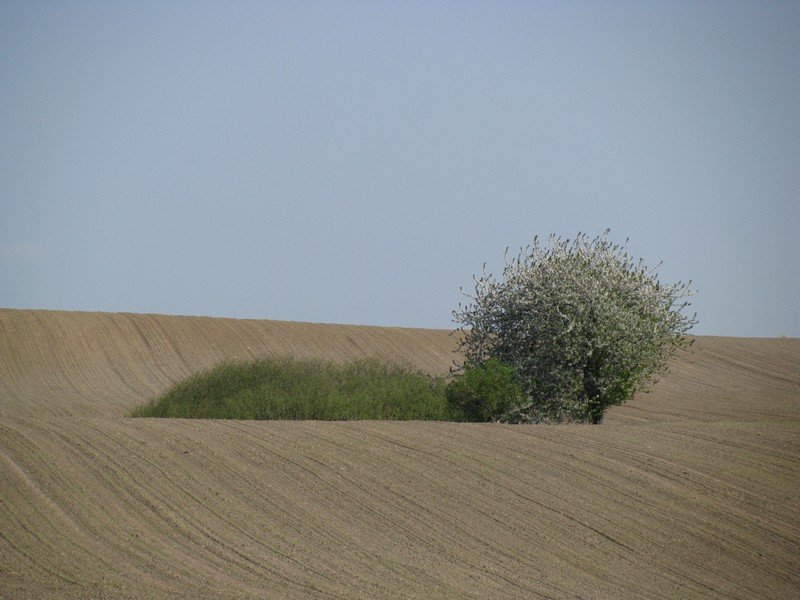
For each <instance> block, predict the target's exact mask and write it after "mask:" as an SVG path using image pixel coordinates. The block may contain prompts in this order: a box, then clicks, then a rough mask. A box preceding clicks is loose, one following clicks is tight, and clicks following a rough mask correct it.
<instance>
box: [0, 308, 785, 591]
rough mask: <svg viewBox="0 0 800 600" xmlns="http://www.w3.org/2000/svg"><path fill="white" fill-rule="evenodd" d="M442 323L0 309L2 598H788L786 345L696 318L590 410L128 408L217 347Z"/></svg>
mask: <svg viewBox="0 0 800 600" xmlns="http://www.w3.org/2000/svg"><path fill="white" fill-rule="evenodd" d="M456 342H457V340H456V338H455V337H453V336H451V335H450V333H449V332H447V331H435V330H422V329H403V328H378V327H362V326H343V325H322V324H305V323H286V322H274V321H246V320H231V319H210V318H200V317H171V316H155V315H133V314H109V313H70V312H58V311H26V310H10V309H0V598H14V599H16V598H67V599H90V598H96V599H123V598H130V599H134V598H136V599H140V598H141V599H166V598H224V599H233V598H237V599H238V598H253V599H255V598H289V599H292V598H743V599H744V598H747V599H750V598H798V597H800V517H799V516H798V515H800V340H797V339H742V338H713V337H699V338H697V339H696V342H695V344H694V346H693V347H692V348H691V349H690V350H689V351H687V352H685V353H682V354H681V355H680V356H678V357H676V358H675V360H674V361H673V363H672V365H671V371H670V373H668V374H667V375H665V376H664V377H663V379H662V380H661V381H660V382H659V383H658V384H656V385H655V387H654V388H653V390H652V391H651V392H650V393H645V394H640V395H638V396H637V397H636V398H634V399H633V400H632V401H631V402H629V403H628V404H627V405H625V406H621V407H616V408H614V409H612V410H611V411H609V413H608V414H607V417H606V420H605V423H604V424H603V425H601V426H578V425H569V426H503V425H492V424H456V423H425V422H411V423H397V422H375V421H367V422H336V423H324V422H313V421H307V422H246V421H200V420H163V419H131V418H128V417H126V416H125V415H126V413H127V411H128V410H130V409H131V408H132V407H134V406H136V405H138V404H140V403H143V402H144V401H146V400H147V399H148V398H149V397H151V396H152V395H154V394H156V393H159V392H161V391H163V390H165V389H167V388H168V387H169V386H170V385H171V384H172V383H173V382H175V381H177V380H178V379H180V378H182V377H184V376H185V375H187V374H189V373H192V372H196V371H198V370H200V369H203V368H206V367H209V366H211V365H213V364H214V363H216V362H218V361H220V360H223V359H228V358H255V357H258V356H264V355H282V354H290V355H295V356H312V357H321V358H327V359H333V360H346V359H348V358H352V357H358V356H378V357H381V358H384V359H386V360H390V361H396V362H400V363H403V364H410V365H412V366H414V367H416V368H419V369H423V370H426V371H428V372H430V373H446V372H447V370H448V368H449V366H450V365H451V364H452V363H453V361H454V360H457V358H458V357H457V355H456V354H455V353H454V350H455V348H456V346H457V344H456Z"/></svg>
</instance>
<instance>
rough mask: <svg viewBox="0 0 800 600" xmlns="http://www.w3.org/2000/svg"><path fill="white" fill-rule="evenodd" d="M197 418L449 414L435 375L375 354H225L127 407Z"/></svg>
mask: <svg viewBox="0 0 800 600" xmlns="http://www.w3.org/2000/svg"><path fill="white" fill-rule="evenodd" d="M131 416H135V417H175V418H195V419H292V420H302V419H314V420H326V421H332V420H356V419H379V420H380V419H391V420H450V419H451V417H452V413H451V411H450V409H449V407H448V404H447V400H446V398H445V394H444V386H443V385H442V384H441V382H440V381H439V380H438V379H435V378H432V377H430V376H429V375H427V374H425V373H421V372H417V371H413V370H411V369H407V368H403V367H399V366H393V365H388V364H385V363H382V362H380V361H377V360H369V359H365V360H355V361H351V362H348V363H345V364H335V363H330V362H323V361H318V360H300V359H293V358H273V359H263V360H258V361H254V362H224V363H222V364H219V365H217V366H216V367H214V368H213V369H211V370H210V371H207V372H204V373H199V374H196V375H193V376H191V377H189V378H187V379H185V380H184V381H181V382H179V383H177V384H176V385H175V386H173V387H172V388H171V389H170V390H168V391H167V392H166V393H164V394H163V395H161V396H159V397H157V398H154V399H153V400H151V401H150V402H149V403H148V404H146V405H145V406H142V407H139V408H137V409H135V410H134V411H132V412H131Z"/></svg>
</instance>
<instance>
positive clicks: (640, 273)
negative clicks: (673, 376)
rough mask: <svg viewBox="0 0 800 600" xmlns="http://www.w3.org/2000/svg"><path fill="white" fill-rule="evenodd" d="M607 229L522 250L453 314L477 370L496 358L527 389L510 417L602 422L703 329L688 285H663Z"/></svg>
mask: <svg viewBox="0 0 800 600" xmlns="http://www.w3.org/2000/svg"><path fill="white" fill-rule="evenodd" d="M608 233H609V231H608V230H606V232H605V233H604V234H603V235H602V236H599V237H596V238H594V239H589V238H588V237H587V236H586V235H585V234H578V236H577V237H576V238H575V240H573V241H570V240H568V239H565V240H562V239H561V238H560V237H556V236H551V237H550V240H549V244H548V245H547V246H542V245H540V244H539V239H538V238H534V242H533V246H529V247H527V248H525V249H523V250H521V251H520V255H519V256H518V258H516V259H515V260H513V261H511V262H509V261H508V258H506V266H505V269H504V271H503V281H496V280H495V279H494V278H493V277H492V275H487V274H486V272H485V266H484V274H483V276H481V277H476V278H475V295H474V296H470V295H469V294H465V295H467V297H468V298H470V300H471V302H469V303H468V304H467V305H466V306H462V305H461V304H459V308H458V310H455V311H453V317H454V320H455V322H456V323H458V324H460V326H459V329H460V331H461V333H462V348H461V349H462V351H463V352H464V356H465V358H466V362H467V364H469V365H482V364H485V363H486V362H487V361H488V360H489V359H491V358H494V359H497V360H500V361H502V362H503V363H504V364H506V365H509V366H510V367H512V368H513V369H514V372H515V374H516V379H517V383H518V384H519V385H520V387H521V388H522V390H523V394H522V395H521V396H520V398H521V399H520V400H518V401H517V402H515V403H514V404H513V405H512V406H511V407H509V408H507V409H506V410H505V412H504V414H502V415H498V418H499V419H500V420H503V421H506V422H516V423H537V422H563V421H577V422H589V423H600V422H601V421H602V419H603V414H604V413H605V411H606V409H607V408H608V407H609V406H612V405H617V404H622V403H623V402H626V401H627V400H629V399H630V398H631V397H632V396H633V394H634V392H636V391H637V390H639V389H641V388H643V387H644V386H645V385H646V384H647V383H649V382H650V381H652V380H653V379H654V377H655V375H656V374H658V373H659V372H661V371H663V370H664V369H665V368H666V363H667V360H668V358H669V357H670V356H671V355H672V354H673V353H674V352H675V350H677V349H678V348H681V347H684V346H687V345H689V344H690V343H691V342H690V341H689V339H688V338H687V337H686V335H685V334H686V332H687V331H688V330H689V329H691V327H692V326H693V325H694V324H695V323H696V322H697V321H696V318H695V316H696V315H693V316H692V317H687V316H685V315H684V314H682V311H683V310H684V309H685V308H686V307H687V306H689V304H690V303H689V302H688V301H687V300H686V298H688V297H690V296H692V295H693V293H694V292H692V291H691V290H690V289H689V286H690V285H691V282H689V283H688V284H683V283H680V282H679V283H677V284H673V285H662V284H660V283H659V282H658V279H657V277H656V269H657V267H656V269H648V268H647V267H645V266H644V265H643V263H642V261H641V260H639V261H638V262H634V261H633V259H632V258H631V257H630V256H629V255H628V252H627V248H626V246H621V245H617V244H613V243H611V242H609V241H608Z"/></svg>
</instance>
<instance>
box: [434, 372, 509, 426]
mask: <svg viewBox="0 0 800 600" xmlns="http://www.w3.org/2000/svg"><path fill="white" fill-rule="evenodd" d="M445 396H446V397H447V402H448V404H449V406H450V409H451V411H452V412H453V414H458V415H460V416H461V419H462V420H465V421H481V422H484V421H498V420H500V419H501V418H502V417H503V416H504V415H505V414H506V412H507V411H508V410H509V409H510V408H512V407H513V406H516V405H517V404H518V403H519V402H520V401H521V399H522V389H521V388H520V387H519V385H518V384H517V383H516V381H515V377H514V369H513V368H511V367H509V366H508V365H505V364H503V363H502V362H501V361H499V360H498V359H496V358H490V359H489V360H488V361H486V363H484V364H482V365H474V364H472V365H468V366H467V367H466V368H465V369H464V372H463V373H461V374H459V375H457V376H456V377H455V378H454V379H453V380H452V381H450V383H449V384H448V385H447V387H446V389H445Z"/></svg>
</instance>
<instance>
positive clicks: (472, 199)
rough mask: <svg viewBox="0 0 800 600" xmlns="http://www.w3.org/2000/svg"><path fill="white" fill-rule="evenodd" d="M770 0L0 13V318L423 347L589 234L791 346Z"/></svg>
mask: <svg viewBox="0 0 800 600" xmlns="http://www.w3.org/2000/svg"><path fill="white" fill-rule="evenodd" d="M798 31H800V2H796V1H791V0H787V1H780V0H775V1H769V2H755V1H750V0H746V1H737V0H720V1H710V0H689V1H681V0H671V1H670V2H663V1H653V2H650V1H647V0H637V1H631V2H626V1H613V2H612V1H605V2H603V1H594V2H589V1H585V2H584V1H577V0H558V1H549V2H548V1H539V2H529V1H510V0H484V1H469V0H466V1H436V0H426V1H414V0H410V1H404V2H389V1H385V2H383V1H375V2H369V1H366V0H362V1H348V0H342V1H338V2H329V1H327V0H299V1H292V2H289V1H279V0H275V1H264V2H257V1H237V0H226V1H222V0H220V1H212V0H198V1H196V2H189V1H178V0H154V1H149V0H139V1H136V2H108V1H105V0H104V1H99V0H98V1H91V0H76V1H74V2H62V1H53V2H44V1H40V0H20V1H9V0H3V1H2V2H0V56H2V57H3V59H2V60H1V61H0V307H4V308H37V309H57V310H82V311H111V312H136V313H159V314H178V315H206V316H217V317H235V318H254V319H277V320H288V321H306V322H325V323H349V324H363V325H387V326H403V327H424V328H444V329H452V328H454V327H455V324H454V323H453V320H452V319H453V317H452V311H453V309H455V308H456V307H457V305H458V303H459V302H461V301H464V300H465V297H464V296H463V295H462V292H461V290H462V288H463V289H464V291H466V292H470V291H473V290H474V281H473V275H476V274H480V273H481V271H482V269H483V265H484V263H486V265H487V269H488V270H489V271H490V272H492V273H494V274H495V275H496V276H498V277H501V276H502V269H503V265H504V255H505V252H506V249H507V248H508V249H509V254H510V255H511V256H515V255H516V254H517V253H518V252H519V250H520V248H522V247H524V246H527V245H528V244H530V243H531V242H532V241H533V238H534V236H539V238H545V239H546V238H547V237H548V236H549V235H550V234H556V235H559V236H562V237H566V238H574V237H575V235H576V234H578V232H584V233H586V234H587V235H589V236H592V237H594V236H595V235H599V234H601V233H602V232H603V231H605V230H606V229H610V230H611V232H610V234H609V238H610V239H611V240H612V241H616V242H624V241H625V240H626V239H628V240H629V241H628V250H629V252H630V253H631V255H632V256H633V257H634V258H636V259H638V258H642V259H643V260H644V262H645V263H646V264H647V265H649V266H653V267H655V266H656V265H658V264H659V263H661V266H660V268H659V269H658V276H659V279H660V280H661V281H662V282H663V283H676V282H678V281H682V282H686V281H689V280H691V281H692V289H695V290H697V294H696V295H695V296H694V297H693V298H692V306H691V307H690V309H689V312H695V311H696V312H697V318H698V324H697V325H696V326H695V328H694V329H693V333H696V334H700V335H725V336H758V337H776V336H789V337H800V267H798V264H800V242H798V229H800V35H798V33H797V32H798Z"/></svg>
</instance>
